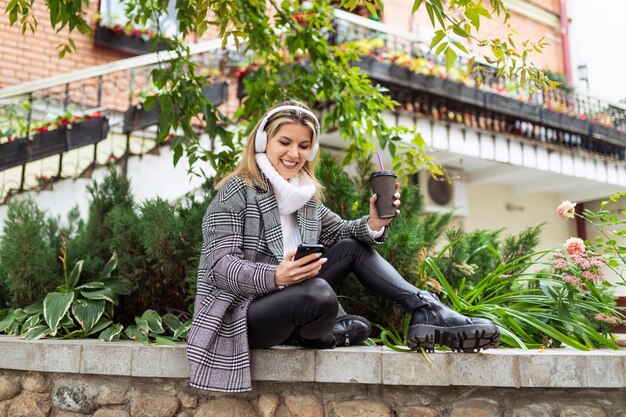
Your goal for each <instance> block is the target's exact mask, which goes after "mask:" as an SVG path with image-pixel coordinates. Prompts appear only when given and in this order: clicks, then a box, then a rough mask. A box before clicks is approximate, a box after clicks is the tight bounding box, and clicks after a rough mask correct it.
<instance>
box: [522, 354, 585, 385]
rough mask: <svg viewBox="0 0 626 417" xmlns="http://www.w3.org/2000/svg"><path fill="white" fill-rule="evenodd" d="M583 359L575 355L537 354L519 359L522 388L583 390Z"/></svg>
mask: <svg viewBox="0 0 626 417" xmlns="http://www.w3.org/2000/svg"><path fill="white" fill-rule="evenodd" d="M585 363H586V362H585V359H584V357H582V356H578V355H575V354H570V355H560V354H549V353H547V354H538V355H533V356H524V357H520V358H519V372H520V384H521V386H523V387H553V388H557V387H564V388H583V387H585V385H586V383H587V367H586V365H585Z"/></svg>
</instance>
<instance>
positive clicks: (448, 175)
mask: <svg viewBox="0 0 626 417" xmlns="http://www.w3.org/2000/svg"><path fill="white" fill-rule="evenodd" d="M444 172H445V175H444V176H441V177H437V176H436V177H433V176H432V174H431V173H430V171H423V172H420V174H419V185H420V190H421V192H422V195H423V196H424V211H425V212H427V213H437V212H440V213H441V212H447V211H450V210H454V215H455V216H462V217H465V216H467V215H468V213H469V207H468V201H467V176H466V174H465V173H464V172H463V171H459V170H455V169H448V168H444Z"/></svg>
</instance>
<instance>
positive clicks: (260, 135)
mask: <svg viewBox="0 0 626 417" xmlns="http://www.w3.org/2000/svg"><path fill="white" fill-rule="evenodd" d="M284 110H295V111H299V112H302V113H305V114H308V115H309V116H311V117H312V118H313V120H315V143H314V144H313V147H312V149H311V153H310V154H309V156H308V158H307V161H312V160H313V159H315V155H317V150H318V148H319V142H320V130H321V129H320V122H319V121H318V120H317V117H315V115H314V114H313V113H312V112H310V111H309V110H307V109H305V108H304V107H300V106H278V107H275V108H273V109H272V110H270V111H269V112H267V114H266V115H265V117H263V120H261V123H259V128H258V129H257V131H256V136H255V138H254V149H255V150H256V152H257V153H263V152H265V148H266V146H267V132H265V125H266V124H267V121H268V120H269V119H270V117H272V116H273V115H275V114H276V113H278V112H281V111H284Z"/></svg>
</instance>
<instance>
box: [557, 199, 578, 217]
mask: <svg viewBox="0 0 626 417" xmlns="http://www.w3.org/2000/svg"><path fill="white" fill-rule="evenodd" d="M575 207H576V203H572V202H571V201H569V200H565V201H563V202H562V203H561V204H559V206H558V207H557V208H556V214H558V215H559V216H561V217H563V218H568V219H573V218H574V215H575V214H576V211H575Z"/></svg>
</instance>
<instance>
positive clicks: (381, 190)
mask: <svg viewBox="0 0 626 417" xmlns="http://www.w3.org/2000/svg"><path fill="white" fill-rule="evenodd" d="M397 178H398V177H397V176H396V173H395V172H393V171H379V172H375V173H373V174H372V175H371V176H370V183H371V184H372V191H373V192H374V194H376V195H377V197H378V198H377V199H376V210H377V211H378V217H380V218H381V219H389V218H391V217H395V216H396V210H397V208H396V206H394V205H393V202H394V201H395V200H396V199H395V198H394V197H393V195H394V194H395V193H396V179H397Z"/></svg>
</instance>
